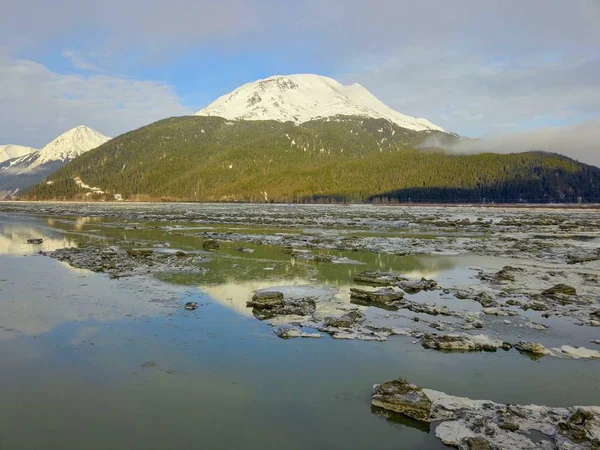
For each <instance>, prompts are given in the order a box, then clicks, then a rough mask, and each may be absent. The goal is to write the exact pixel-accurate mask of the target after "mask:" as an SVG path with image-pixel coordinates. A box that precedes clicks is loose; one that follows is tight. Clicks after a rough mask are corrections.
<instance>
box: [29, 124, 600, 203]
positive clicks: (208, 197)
mask: <svg viewBox="0 0 600 450" xmlns="http://www.w3.org/2000/svg"><path fill="white" fill-rule="evenodd" d="M438 133H439V134H440V136H439V137H440V138H443V139H444V140H448V139H453V138H454V136H453V135H450V134H446V133H442V132H438V131H420V132H417V131H411V130H407V129H404V128H400V127H399V126H397V125H394V124H391V123H390V122H388V121H386V120H383V119H366V118H360V117H352V116H343V117H342V116H338V117H336V118H331V119H324V120H314V121H311V122H306V123H303V124H301V125H295V124H293V123H291V122H286V123H281V122H276V121H227V120H225V119H222V118H219V117H199V116H188V117H178V118H171V119H166V120H161V121H159V122H156V123H153V124H151V125H148V126H146V127H143V128H140V129H138V130H135V131H131V132H129V133H126V134H123V135H121V136H119V137H117V138H114V139H111V140H110V141H108V142H107V143H105V144H103V145H102V146H100V147H98V148H97V149H94V150H92V151H89V152H88V153H85V154H84V155H82V156H80V157H78V158H76V159H75V160H73V161H71V162H70V163H69V164H67V165H66V166H65V167H63V168H62V169H60V170H59V171H57V172H56V173H54V174H52V175H51V176H50V177H49V178H48V179H47V181H45V182H43V183H41V184H39V185H37V186H35V187H34V188H32V189H31V190H29V191H28V192H27V193H26V196H25V197H26V198H29V199H37V200H42V199H90V198H94V199H98V200H102V199H113V198H114V194H120V195H121V196H122V197H123V199H126V200H189V201H254V202H256V201H277V202H307V201H354V202H363V201H384V202H387V201H397V200H398V201H414V202H418V201H440V202H465V201H468V202H480V201H489V202H492V201H495V202H515V201H531V202H550V201H559V202H560V201H563V202H564V201H578V200H582V201H592V200H596V201H598V200H599V199H600V169H598V168H596V167H592V166H587V165H584V164H580V163H578V162H576V161H573V160H571V159H568V158H565V157H562V156H559V155H554V154H546V153H541V152H530V153H520V154H504V155H499V154H478V155H455V154H450V153H446V152H443V151H442V150H439V149H417V147H418V146H419V144H420V143H422V142H423V141H424V140H425V139H427V138H431V137H432V136H434V137H435V136H436V134H438ZM429 141H431V139H429ZM76 181H77V182H76ZM82 186H88V187H82ZM91 187H95V188H97V189H96V190H95V192H93V191H92V190H91V189H90V188H91ZM98 191H102V193H97V192H98Z"/></svg>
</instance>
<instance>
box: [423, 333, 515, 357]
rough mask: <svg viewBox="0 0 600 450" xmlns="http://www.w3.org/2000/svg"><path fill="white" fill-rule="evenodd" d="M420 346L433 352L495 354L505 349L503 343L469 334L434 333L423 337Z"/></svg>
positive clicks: (483, 336) (480, 335)
mask: <svg viewBox="0 0 600 450" xmlns="http://www.w3.org/2000/svg"><path fill="white" fill-rule="evenodd" d="M421 344H422V345H423V347H425V348H431V349H435V350H448V351H459V352H460V351H462V352H479V351H490V352H495V351H496V350H497V349H499V348H505V345H506V344H505V343H504V342H502V341H501V340H498V339H491V338H489V337H488V336H485V335H483V334H478V335H475V336H471V335H469V334H444V335H438V334H435V333H431V334H426V335H425V336H423V340H422V341H421Z"/></svg>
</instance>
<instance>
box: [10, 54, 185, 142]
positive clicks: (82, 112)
mask: <svg viewBox="0 0 600 450" xmlns="http://www.w3.org/2000/svg"><path fill="white" fill-rule="evenodd" d="M0 73H2V86H1V88H0V104H2V108H1V109H0V143H2V144H5V143H6V144H8V143H15V144H20V145H28V146H31V147H36V148H39V147H40V146H42V145H44V144H46V143H47V142H49V141H50V140H52V139H53V138H55V137H56V136H58V135H59V134H61V133H62V132H64V131H65V130H67V129H69V128H72V127H75V126H77V125H87V126H89V127H91V128H94V129H96V130H98V131H100V132H101V133H103V134H105V135H107V136H117V135H119V134H121V133H124V132H126V131H129V130H132V129H135V128H138V127H140V126H143V125H147V124H149V123H151V122H154V121H156V120H159V119H164V118H166V117H170V116H179V115H184V114H189V113H190V111H189V110H188V109H187V108H185V107H184V106H182V104H181V102H180V98H179V97H178V96H177V94H176V93H175V90H174V88H173V87H172V86H170V85H167V84H164V83H160V82H156V81H140V80H136V79H131V78H127V77H119V76H108V75H100V74H93V75H73V74H69V75H65V74H58V73H54V72H52V71H51V70H49V69H48V68H47V67H45V66H44V65H42V64H39V63H36V62H33V61H27V60H11V59H8V58H4V59H2V58H1V57H0Z"/></svg>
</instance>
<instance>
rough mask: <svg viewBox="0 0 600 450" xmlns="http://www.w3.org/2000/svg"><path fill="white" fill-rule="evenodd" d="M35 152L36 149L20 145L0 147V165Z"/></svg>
mask: <svg viewBox="0 0 600 450" xmlns="http://www.w3.org/2000/svg"><path fill="white" fill-rule="evenodd" d="M37 151H38V149H37V148H33V147H24V146H22V145H14V144H9V145H0V163H3V162H4V161H8V160H9V159H13V158H20V157H21V156H25V155H29V154H30V153H33V152H37Z"/></svg>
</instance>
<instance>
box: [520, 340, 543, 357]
mask: <svg viewBox="0 0 600 450" xmlns="http://www.w3.org/2000/svg"><path fill="white" fill-rule="evenodd" d="M515 348H516V349H517V350H519V351H520V352H524V353H531V354H532V355H549V354H550V350H548V349H547V348H546V347H544V346H543V345H542V344H539V343H537V342H525V341H521V342H519V343H518V344H517V345H515Z"/></svg>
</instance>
